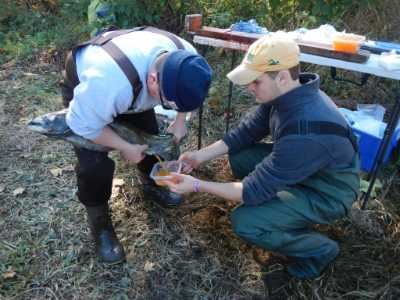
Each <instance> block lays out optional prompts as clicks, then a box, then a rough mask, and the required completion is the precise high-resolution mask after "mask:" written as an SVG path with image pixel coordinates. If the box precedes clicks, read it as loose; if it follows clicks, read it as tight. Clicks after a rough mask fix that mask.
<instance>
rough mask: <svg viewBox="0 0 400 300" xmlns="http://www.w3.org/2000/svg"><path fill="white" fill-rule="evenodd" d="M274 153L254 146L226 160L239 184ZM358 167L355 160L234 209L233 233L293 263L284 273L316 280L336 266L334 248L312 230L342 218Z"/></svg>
mask: <svg viewBox="0 0 400 300" xmlns="http://www.w3.org/2000/svg"><path fill="white" fill-rule="evenodd" d="M271 151H272V144H256V145H255V146H254V147H252V148H249V149H245V150H243V151H241V152H239V153H237V154H235V155H232V156H230V157H229V160H230V164H231V167H232V171H233V174H234V175H235V177H237V178H239V179H242V178H243V177H245V176H247V175H248V174H249V173H250V172H252V171H253V170H254V169H255V167H256V165H257V164H258V163H260V162H261V161H262V160H263V159H264V158H265V157H266V156H267V155H268V154H269V153H270V152H271ZM358 172H359V161H358V155H355V158H354V159H353V162H352V164H351V165H350V166H349V167H348V168H345V169H340V170H333V169H324V170H321V171H318V172H316V173H315V174H313V175H312V176H310V177H308V178H307V179H306V180H304V181H303V182H301V183H299V184H296V185H294V186H291V187H287V188H286V189H284V190H282V191H280V192H278V193H277V195H276V197H274V198H273V199H271V200H269V201H267V202H265V203H263V204H261V205H258V206H246V205H241V206H239V207H237V208H236V209H235V210H234V211H233V213H232V216H231V219H232V226H233V230H234V232H235V233H236V234H237V235H238V236H240V237H241V238H242V239H244V240H246V241H247V242H249V243H251V244H254V245H257V246H260V247H262V248H264V249H266V250H270V251H275V252H278V253H281V254H284V255H286V256H289V257H291V258H293V259H294V260H295V263H293V264H291V265H289V266H288V272H289V273H290V274H291V275H293V276H295V277H297V278H302V279H307V278H315V277H317V276H319V275H320V274H321V273H322V272H323V271H324V269H325V268H326V267H327V266H328V265H329V264H330V263H331V262H333V261H334V260H335V258H336V257H337V256H338V254H339V246H338V244H337V243H336V242H335V241H333V240H331V239H329V238H328V237H326V236H324V235H322V234H320V233H317V232H315V231H313V230H312V229H311V226H312V225H314V224H330V223H332V222H334V221H335V220H337V219H339V218H341V217H343V216H345V215H346V214H347V212H348V211H349V209H350V208H351V206H352V204H353V202H354V201H355V200H356V199H357V196H358V192H359V186H360V180H359V174H358Z"/></svg>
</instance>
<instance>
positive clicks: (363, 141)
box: [353, 128, 400, 172]
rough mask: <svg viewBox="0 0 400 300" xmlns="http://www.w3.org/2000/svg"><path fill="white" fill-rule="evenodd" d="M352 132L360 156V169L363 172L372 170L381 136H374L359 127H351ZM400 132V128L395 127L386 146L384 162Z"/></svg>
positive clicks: (395, 143)
mask: <svg viewBox="0 0 400 300" xmlns="http://www.w3.org/2000/svg"><path fill="white" fill-rule="evenodd" d="M353 133H354V134H355V135H356V136H357V138H358V146H359V149H360V157H361V169H362V170H363V171H365V172H370V171H372V168H373V166H374V162H375V159H376V155H377V154H378V150H379V146H380V144H381V142H382V138H380V137H377V136H374V135H372V134H370V133H368V132H365V131H362V130H360V129H356V128H353ZM399 133H400V129H396V131H395V132H394V134H393V136H392V140H391V141H390V143H389V145H388V146H387V148H386V154H385V157H384V160H383V161H384V163H387V162H388V159H389V156H390V153H392V150H393V148H395V147H396V145H397V136H398V135H399Z"/></svg>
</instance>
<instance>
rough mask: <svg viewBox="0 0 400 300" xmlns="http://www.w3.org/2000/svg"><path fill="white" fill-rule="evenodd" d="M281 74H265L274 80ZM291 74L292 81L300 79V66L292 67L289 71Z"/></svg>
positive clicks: (276, 72) (274, 72) (273, 72)
mask: <svg viewBox="0 0 400 300" xmlns="http://www.w3.org/2000/svg"><path fill="white" fill-rule="evenodd" d="M279 72H280V71H272V72H265V73H266V74H268V76H269V77H271V78H272V79H275V78H276V76H278V73H279ZM289 73H290V77H291V78H292V80H297V79H299V75H300V65H295V66H294V67H291V68H290V69H289Z"/></svg>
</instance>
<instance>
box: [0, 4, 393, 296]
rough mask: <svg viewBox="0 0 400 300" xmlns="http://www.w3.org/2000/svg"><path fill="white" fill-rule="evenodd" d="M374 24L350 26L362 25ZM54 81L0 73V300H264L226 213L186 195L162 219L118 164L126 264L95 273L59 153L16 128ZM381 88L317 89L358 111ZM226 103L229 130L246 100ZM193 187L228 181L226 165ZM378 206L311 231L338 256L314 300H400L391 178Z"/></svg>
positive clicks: (116, 201) (50, 93)
mask: <svg viewBox="0 0 400 300" xmlns="http://www.w3.org/2000/svg"><path fill="white" fill-rule="evenodd" d="M389 2H391V1H386V2H385V3H386V4H387V5H389ZM396 3H397V2H396ZM374 13H375V12H374V11H368V12H367V15H366V16H367V17H366V18H364V19H362V18H361V17H360V16H359V17H358V18H359V20H361V21H360V22H364V23H363V24H364V25H365V24H366V23H365V22H370V21H368V20H373V19H374ZM387 14H392V12H390V11H389V10H387ZM396 16H397V15H396ZM394 19H396V20H397V17H396V18H394ZM380 20H381V19H380ZM381 22H382V20H381ZM397 24H398V23H397ZM362 28H363V27H362V24H361V25H360V29H362ZM390 28H394V27H390ZM396 28H398V26H397V27H396ZM391 32H392V31H390V32H389V33H391ZM212 59H218V60H223V59H224V57H220V56H218V57H212ZM211 64H212V65H213V66H215V67H216V69H217V70H216V71H217V73H219V74H223V73H224V72H226V70H225V69H224V68H223V64H220V63H219V61H216V60H215V61H211ZM314 69H317V70H322V69H320V68H314ZM58 74H59V70H58V69H57V68H55V67H52V66H50V65H48V64H46V63H43V62H40V61H39V62H33V63H30V64H27V65H25V66H22V65H19V64H15V63H9V64H7V65H3V66H2V67H1V69H0V174H1V176H0V228H1V231H0V299H3V298H4V299H263V297H264V287H263V284H262V282H261V280H260V276H261V273H260V268H259V266H258V265H257V264H256V263H255V262H254V260H253V258H252V247H251V246H249V245H246V244H245V243H244V242H242V241H241V240H239V239H238V238H237V237H236V236H235V235H234V234H233V232H232V230H231V227H230V221H229V214H230V211H231V210H232V207H231V206H230V205H229V203H227V202H225V201H223V200H222V199H220V198H216V197H211V196H209V195H204V194H199V195H190V196H189V197H188V200H190V201H188V202H187V203H185V204H184V205H182V206H181V207H180V208H178V209H163V208H161V207H159V206H157V205H155V204H153V203H150V202H148V201H146V200H145V199H142V197H141V196H140V194H139V193H138V190H137V188H136V182H137V181H136V176H135V169H134V167H131V166H127V165H125V164H124V163H123V162H121V161H120V160H119V158H118V157H117V156H114V158H115V159H116V160H117V161H118V167H117V171H116V176H115V178H117V179H122V180H123V181H121V180H116V184H115V187H114V193H113V199H112V202H111V203H112V211H113V220H114V224H115V226H116V230H117V234H118V236H119V237H120V239H121V241H122V243H123V245H124V247H125V249H126V253H127V262H126V263H125V264H122V265H117V266H107V265H104V264H102V263H99V262H98V261H97V259H96V257H95V256H94V251H93V250H94V249H93V247H92V245H91V241H90V238H89V235H88V228H87V225H86V217H85V215H84V213H83V208H82V206H81V205H80V203H79V202H78V201H77V199H76V198H75V196H74V194H75V179H74V172H73V164H74V157H73V155H72V151H71V147H70V145H67V144H65V143H62V142H56V141H51V140H48V139H46V138H44V137H41V136H37V135H33V134H31V133H30V132H28V131H27V130H26V129H25V126H24V125H25V123H26V121H27V120H29V119H30V118H32V117H33V116H36V115H39V114H42V113H44V112H48V111H51V110H56V109H59V108H61V104H60V98H59V94H58V91H57V89H56V82H57V80H58V79H59V75H58ZM219 77H220V78H218V79H219V80H220V82H216V83H215V84H214V86H215V89H214V91H213V92H212V93H211V97H210V100H213V101H212V102H211V103H212V104H213V105H211V107H208V108H207V109H206V110H205V113H204V124H205V128H204V132H203V139H204V142H203V145H204V144H209V143H211V142H212V141H215V140H216V139H218V138H220V137H221V136H222V134H223V132H224V128H225V122H224V114H225V110H224V104H225V101H226V96H225V91H226V90H227V83H226V81H224V80H223V77H222V76H219ZM383 83H385V84H386V82H382V80H379V79H373V80H372V81H371V82H370V83H369V85H368V86H367V87H366V88H365V89H364V90H362V91H361V93H360V91H359V90H356V89H353V88H347V86H343V85H340V84H337V83H333V82H331V81H329V80H325V81H324V88H325V89H327V90H328V93H330V94H335V95H338V98H340V99H347V98H349V99H351V100H353V102H354V103H356V101H359V99H360V98H356V97H361V99H367V100H368V101H369V102H374V101H378V100H383V103H388V102H389V100H387V96H388V95H389V91H388V88H387V85H384V84H383ZM377 85H378V87H382V88H376V86H377ZM372 91H374V92H378V95H379V98H380V99H375V98H373V97H372V96H371V94H372ZM234 95H235V97H234V103H235V104H234V111H233V119H232V121H233V123H237V122H238V120H239V119H240V118H241V117H242V116H243V115H244V114H245V113H246V111H247V110H248V107H249V105H250V104H251V99H250V98H249V97H248V95H247V94H246V93H245V92H244V91H242V90H237V89H235V90H234ZM221 99H223V100H221ZM196 133H197V121H196V120H193V121H192V123H191V133H190V135H189V137H188V139H187V141H186V143H185V145H184V148H185V149H195V148H196V145H197V138H196ZM196 175H198V176H200V177H201V178H208V179H210V180H212V179H215V180H220V181H227V180H230V179H231V174H230V170H229V166H228V163H227V161H226V158H225V157H223V158H220V159H218V160H216V161H213V162H211V163H209V164H207V165H205V166H203V167H202V168H201V169H200V170H199V171H198V172H197V174H196ZM384 195H385V197H384V199H380V200H375V201H372V202H371V205H370V209H369V210H367V211H366V212H361V211H360V210H358V209H357V208H355V209H354V210H353V212H352V214H351V215H350V217H349V218H346V219H344V220H342V221H340V222H338V223H337V224H334V225H332V226H320V227H318V230H320V231H322V232H324V233H326V234H328V235H329V236H331V237H333V238H334V239H336V240H338V241H339V242H340V244H341V249H342V252H341V256H340V257H339V259H338V260H337V263H336V266H335V269H334V273H333V276H332V277H331V278H330V279H329V281H328V284H327V286H326V289H325V291H324V293H323V295H321V296H322V298H323V299H399V298H400V261H399V260H400V255H399V249H400V225H399V224H400V223H399V219H400V207H399V205H398V203H397V199H398V197H399V181H398V179H397V178H396V177H392V185H391V188H390V189H388V190H385V192H384ZM299 288H300V290H301V292H302V294H299V295H298V296H297V298H296V299H311V297H312V291H311V289H310V287H309V286H308V285H307V283H301V284H300V287H299Z"/></svg>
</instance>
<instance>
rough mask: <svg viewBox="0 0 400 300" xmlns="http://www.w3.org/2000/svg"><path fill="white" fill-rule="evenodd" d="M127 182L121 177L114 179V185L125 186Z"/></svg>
mask: <svg viewBox="0 0 400 300" xmlns="http://www.w3.org/2000/svg"><path fill="white" fill-rule="evenodd" d="M124 184H125V181H124V180H123V179H121V178H115V179H114V180H113V186H123V185H124Z"/></svg>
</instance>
